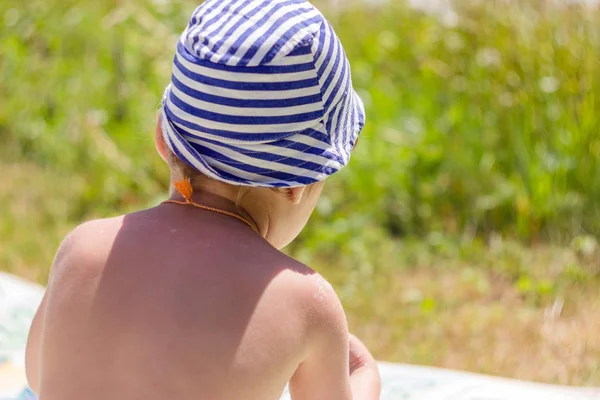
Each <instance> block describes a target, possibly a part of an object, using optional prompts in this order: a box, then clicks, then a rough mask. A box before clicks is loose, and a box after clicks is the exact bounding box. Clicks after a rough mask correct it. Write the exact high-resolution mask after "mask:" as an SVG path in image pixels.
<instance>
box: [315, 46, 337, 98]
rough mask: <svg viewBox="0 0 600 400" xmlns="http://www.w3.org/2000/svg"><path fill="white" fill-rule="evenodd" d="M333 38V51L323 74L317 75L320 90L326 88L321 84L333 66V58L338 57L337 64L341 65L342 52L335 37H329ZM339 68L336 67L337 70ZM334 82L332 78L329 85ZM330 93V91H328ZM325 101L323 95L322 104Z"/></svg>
mask: <svg viewBox="0 0 600 400" xmlns="http://www.w3.org/2000/svg"><path fill="white" fill-rule="evenodd" d="M331 40H334V43H333V53H332V54H331V58H330V59H329V63H328V64H327V66H326V67H325V70H324V71H323V74H322V75H321V76H320V77H319V80H320V83H321V90H323V89H326V88H324V87H323V85H324V84H325V81H326V80H327V78H328V77H329V74H330V73H331V70H332V69H333V67H334V66H335V60H336V58H337V57H338V55H339V57H340V59H339V65H340V66H341V65H342V54H341V53H340V46H338V43H337V41H335V39H333V38H332V39H331ZM340 69H341V68H338V71H339V70H340ZM333 84H335V81H334V80H332V81H331V82H330V83H329V85H330V86H331V85H333ZM330 94H331V92H330ZM326 102H327V99H326V98H325V97H323V104H325V103H326Z"/></svg>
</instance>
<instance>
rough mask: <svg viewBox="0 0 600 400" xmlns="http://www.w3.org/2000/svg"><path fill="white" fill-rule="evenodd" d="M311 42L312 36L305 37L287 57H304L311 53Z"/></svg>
mask: <svg viewBox="0 0 600 400" xmlns="http://www.w3.org/2000/svg"><path fill="white" fill-rule="evenodd" d="M312 42H313V35H310V34H309V35H306V36H305V37H304V38H303V39H302V40H301V41H300V44H299V45H298V46H297V47H296V48H295V49H294V50H292V51H291V52H290V54H288V57H292V56H304V55H307V54H311V53H312V49H311V46H312ZM271 61H272V60H271Z"/></svg>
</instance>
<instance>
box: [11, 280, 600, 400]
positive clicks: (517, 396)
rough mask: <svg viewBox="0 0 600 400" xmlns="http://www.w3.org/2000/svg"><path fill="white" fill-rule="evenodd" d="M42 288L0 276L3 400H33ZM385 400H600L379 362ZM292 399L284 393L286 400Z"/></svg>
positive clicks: (577, 391)
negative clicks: (31, 361) (32, 335)
mask: <svg viewBox="0 0 600 400" xmlns="http://www.w3.org/2000/svg"><path fill="white" fill-rule="evenodd" d="M43 294H44V289H43V288H42V287H41V286H38V285H35V284H31V283H29V282H25V281H23V280H21V279H19V278H16V277H14V276H11V275H8V274H4V273H2V272H0V400H25V399H32V398H33V397H32V396H31V393H30V392H28V391H27V389H26V379H25V372H24V369H23V362H24V361H23V360H24V349H25V343H26V339H27V332H28V329H29V324H30V323H31V319H32V318H33V315H34V313H35V310H36V309H37V306H38V304H39V302H40V301H41V299H42V296H43ZM379 365H380V369H381V376H382V381H383V390H382V395H381V399H382V400H600V390H599V389H583V388H568V387H564V386H553V385H542V384H535V383H528V382H522V381H517V380H511V379H503V378H495V377H490V376H486V375H478V374H471V373H464V372H458V371H449V370H444V369H437V368H428V367H418V366H413V365H405V364H392V363H380V364H379ZM285 399H288V400H289V399H290V397H289V394H288V393H284V394H283V397H282V400H285Z"/></svg>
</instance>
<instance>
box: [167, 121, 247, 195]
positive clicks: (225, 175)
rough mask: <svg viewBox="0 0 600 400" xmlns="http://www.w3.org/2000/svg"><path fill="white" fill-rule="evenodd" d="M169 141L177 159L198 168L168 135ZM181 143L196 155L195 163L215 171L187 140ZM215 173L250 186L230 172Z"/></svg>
mask: <svg viewBox="0 0 600 400" xmlns="http://www.w3.org/2000/svg"><path fill="white" fill-rule="evenodd" d="M171 129H173V128H172V127H171ZM167 139H168V140H169V142H170V143H171V146H170V148H171V149H172V150H173V153H175V155H176V156H177V158H179V159H180V160H182V161H184V162H185V163H186V164H187V165H189V166H190V167H192V168H196V167H194V165H193V163H191V162H190V161H188V159H187V157H186V156H184V155H183V153H181V152H180V151H179V150H178V149H177V147H176V146H175V144H174V143H173V139H172V138H171V135H167ZM179 143H180V144H181V145H182V146H183V147H185V148H186V150H187V151H189V152H190V153H192V154H193V155H196V157H194V160H195V161H198V162H200V164H202V165H203V166H204V167H205V168H206V169H208V170H209V171H214V168H213V167H211V166H210V165H208V163H207V162H206V161H205V160H204V159H203V158H202V156H201V155H200V153H198V150H196V149H195V148H194V147H193V146H192V145H191V144H190V143H188V142H187V141H186V140H183V139H182V140H180V141H179ZM214 173H216V174H217V175H218V176H222V177H224V178H227V179H230V180H232V181H234V182H239V183H245V184H250V181H248V180H246V179H243V178H240V177H239V176H235V175H232V174H230V173H229V172H226V171H214Z"/></svg>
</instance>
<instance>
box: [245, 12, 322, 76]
mask: <svg viewBox="0 0 600 400" xmlns="http://www.w3.org/2000/svg"><path fill="white" fill-rule="evenodd" d="M318 15H319V14H318V13H317V12H315V11H313V12H310V13H306V14H302V15H298V16H297V17H294V18H292V19H290V20H288V21H286V23H285V24H282V25H281V26H280V27H278V28H277V29H276V30H275V31H274V32H273V33H271V35H270V36H269V38H267V40H266V41H265V42H264V43H263V45H262V46H261V47H260V49H259V50H258V51H257V52H256V54H254V56H252V59H251V60H250V61H248V66H249V67H252V66H256V65H259V64H260V62H261V60H262V59H263V58H264V56H265V55H266V54H267V53H268V52H269V51H270V50H271V48H272V45H273V43H272V42H273V40H272V38H276V39H277V40H279V39H280V38H281V37H283V34H284V33H286V32H287V31H288V30H289V29H291V28H292V27H295V26H296V25H299V24H303V23H304V22H305V21H306V20H308V19H310V18H313V17H316V16H318ZM320 24H321V23H320V22H313V23H312V24H310V25H308V26H306V27H302V28H300V30H299V31H298V32H297V33H296V34H295V35H294V36H292V38H291V39H290V40H289V41H288V42H287V43H286V44H285V45H284V46H282V47H283V48H285V49H287V48H288V47H286V46H295V45H296V44H297V43H298V42H299V41H300V40H301V39H302V38H304V37H305V36H306V35H307V34H309V33H313V32H314V31H316V30H318V29H319V25H320ZM288 51H289V50H288Z"/></svg>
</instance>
